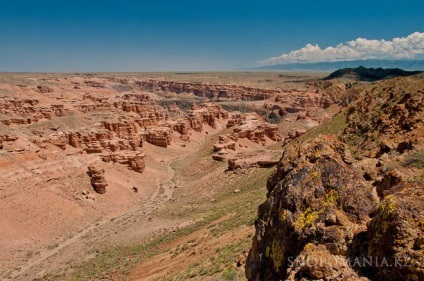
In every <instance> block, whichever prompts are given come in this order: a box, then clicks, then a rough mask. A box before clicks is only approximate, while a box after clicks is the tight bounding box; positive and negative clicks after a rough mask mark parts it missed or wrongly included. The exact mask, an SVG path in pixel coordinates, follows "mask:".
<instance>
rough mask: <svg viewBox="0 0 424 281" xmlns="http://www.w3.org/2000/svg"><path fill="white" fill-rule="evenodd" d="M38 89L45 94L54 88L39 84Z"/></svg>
mask: <svg viewBox="0 0 424 281" xmlns="http://www.w3.org/2000/svg"><path fill="white" fill-rule="evenodd" d="M36 91H37V92H39V93H42V94H44V93H50V92H53V89H52V88H50V87H49V86H37V90H36Z"/></svg>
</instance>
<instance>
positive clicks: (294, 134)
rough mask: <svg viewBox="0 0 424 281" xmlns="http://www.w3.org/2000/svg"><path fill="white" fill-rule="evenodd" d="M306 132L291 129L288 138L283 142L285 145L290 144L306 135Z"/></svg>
mask: <svg viewBox="0 0 424 281" xmlns="http://www.w3.org/2000/svg"><path fill="white" fill-rule="evenodd" d="M305 133H306V130H305V129H295V128H294V129H291V130H290V131H289V132H288V133H287V136H286V137H285V138H284V140H283V145H285V144H288V143H289V142H290V141H292V140H293V139H295V138H298V137H300V136H301V135H303V134H305Z"/></svg>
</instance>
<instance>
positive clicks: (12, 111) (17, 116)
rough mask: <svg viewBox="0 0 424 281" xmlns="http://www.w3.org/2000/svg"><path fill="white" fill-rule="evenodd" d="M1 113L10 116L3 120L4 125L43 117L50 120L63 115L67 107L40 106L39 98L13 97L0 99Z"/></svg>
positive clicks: (23, 122)
mask: <svg viewBox="0 0 424 281" xmlns="http://www.w3.org/2000/svg"><path fill="white" fill-rule="evenodd" d="M0 114H3V115H5V116H8V117H6V118H3V120H1V122H2V123H3V124H4V125H12V124H15V125H26V124H32V123H36V122H38V121H39V120H41V119H49V120H50V119H52V118H53V117H56V116H63V115H64V114H65V109H64V106H63V105H60V104H53V105H48V106H39V101H38V100H33V99H13V100H1V101H0Z"/></svg>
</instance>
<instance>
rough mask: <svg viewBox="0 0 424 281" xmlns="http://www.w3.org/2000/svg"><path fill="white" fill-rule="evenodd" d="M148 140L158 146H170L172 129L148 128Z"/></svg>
mask: <svg viewBox="0 0 424 281" xmlns="http://www.w3.org/2000/svg"><path fill="white" fill-rule="evenodd" d="M146 141H147V142H148V143H151V144H154V145H157V146H161V147H168V145H170V144H171V129H170V128H167V127H158V128H150V129H147V131H146Z"/></svg>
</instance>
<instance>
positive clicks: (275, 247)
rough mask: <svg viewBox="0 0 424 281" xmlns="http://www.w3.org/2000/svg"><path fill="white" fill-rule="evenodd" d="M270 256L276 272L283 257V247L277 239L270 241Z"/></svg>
mask: <svg viewBox="0 0 424 281" xmlns="http://www.w3.org/2000/svg"><path fill="white" fill-rule="evenodd" d="M269 254H270V257H271V259H272V262H273V263H274V269H275V270H276V271H277V272H278V271H279V270H280V267H281V265H282V264H283V259H284V248H283V246H282V245H281V243H280V242H279V241H277V240H273V241H272V245H271V253H269Z"/></svg>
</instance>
